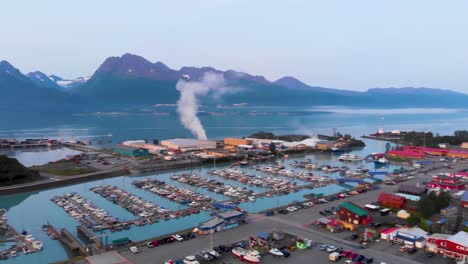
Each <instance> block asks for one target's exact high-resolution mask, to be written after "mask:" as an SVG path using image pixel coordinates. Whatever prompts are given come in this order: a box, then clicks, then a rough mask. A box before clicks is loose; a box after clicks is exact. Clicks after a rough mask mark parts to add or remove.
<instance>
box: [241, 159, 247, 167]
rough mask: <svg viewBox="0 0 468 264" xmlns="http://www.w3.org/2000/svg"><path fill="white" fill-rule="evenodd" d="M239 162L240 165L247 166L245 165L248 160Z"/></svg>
mask: <svg viewBox="0 0 468 264" xmlns="http://www.w3.org/2000/svg"><path fill="white" fill-rule="evenodd" d="M239 164H240V165H241V166H247V165H249V161H248V160H243V161H241V162H239Z"/></svg>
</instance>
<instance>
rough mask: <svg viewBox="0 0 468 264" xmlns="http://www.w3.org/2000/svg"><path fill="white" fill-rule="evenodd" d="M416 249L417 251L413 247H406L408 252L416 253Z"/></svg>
mask: <svg viewBox="0 0 468 264" xmlns="http://www.w3.org/2000/svg"><path fill="white" fill-rule="evenodd" d="M416 251H418V250H417V249H416V248H415V247H412V248H410V249H408V254H414V253H416Z"/></svg>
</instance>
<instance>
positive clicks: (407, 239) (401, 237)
mask: <svg viewBox="0 0 468 264" xmlns="http://www.w3.org/2000/svg"><path fill="white" fill-rule="evenodd" d="M395 237H396V238H399V239H401V240H405V241H410V242H416V240H417V239H413V238H409V237H405V236H402V235H400V234H397V235H396V236H395Z"/></svg>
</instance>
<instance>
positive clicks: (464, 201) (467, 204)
mask: <svg viewBox="0 0 468 264" xmlns="http://www.w3.org/2000/svg"><path fill="white" fill-rule="evenodd" d="M461 206H463V207H464V208H468V192H467V191H465V192H464V193H463V196H462V198H461Z"/></svg>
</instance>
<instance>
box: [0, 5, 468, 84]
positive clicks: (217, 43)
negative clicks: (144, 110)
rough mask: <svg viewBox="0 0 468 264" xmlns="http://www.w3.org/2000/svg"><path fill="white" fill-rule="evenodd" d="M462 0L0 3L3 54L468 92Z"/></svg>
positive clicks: (77, 63)
mask: <svg viewBox="0 0 468 264" xmlns="http://www.w3.org/2000/svg"><path fill="white" fill-rule="evenodd" d="M467 14H468V1H466V0H451V1H440V0H439V1H435V0H434V1H432V0H388V1H387V0H382V1H376V0H366V1H364V0H354V1H349V0H342V1H336V0H323V1H314V0H304V1H299V0H285V1H279V0H278V1H275V0H198V1H195V0H192V1H191V0H185V1H183V0H166V1H157V0H135V1H129V0H77V1H64V0H41V1H35V0H30V1H23V0H14V1H2V3H1V4H0V59H6V60H8V61H10V62H11V63H12V64H13V65H15V66H16V67H18V68H19V69H20V70H21V71H22V72H23V73H27V72H29V71H33V70H37V69H39V70H41V71H44V72H45V73H47V74H58V75H61V76H64V77H68V78H73V77H78V76H84V75H91V74H92V73H93V72H94V70H95V69H96V68H97V67H98V66H99V65H100V63H102V61H103V60H104V59H105V58H107V57H109V56H120V55H122V54H124V53H127V52H130V53H134V54H138V55H141V56H144V57H146V58H147V59H149V60H151V61H158V60H159V61H162V62H164V63H166V64H167V65H168V66H170V67H172V68H176V69H178V68H180V67H181V66H213V67H215V68H219V69H222V70H226V69H235V70H240V71H245V72H249V73H252V74H258V75H264V76H266V77H267V79H269V80H275V79H277V78H280V77H282V76H285V75H291V76H295V77H297V78H299V79H301V80H303V81H304V82H306V83H308V84H311V85H320V86H325V87H335V88H343V89H354V90H364V89H367V88H370V87H389V86H394V87H405V86H416V87H420V86H425V87H435V88H447V89H454V90H458V91H464V92H468V15H467Z"/></svg>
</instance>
